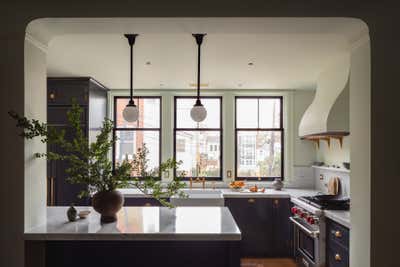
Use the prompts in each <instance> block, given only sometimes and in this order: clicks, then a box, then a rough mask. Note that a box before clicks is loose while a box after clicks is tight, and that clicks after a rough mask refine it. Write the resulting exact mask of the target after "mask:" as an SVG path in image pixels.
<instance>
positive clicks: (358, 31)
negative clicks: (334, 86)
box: [28, 18, 367, 89]
mask: <svg viewBox="0 0 400 267" xmlns="http://www.w3.org/2000/svg"><path fill="white" fill-rule="evenodd" d="M365 27H366V26H365V25H364V24H363V23H361V22H360V21H359V20H355V19H283V18H282V19H272V18H267V19H266V18H264V19H263V18H257V19H248V18H247V19H246V18H244V19H235V18H229V19H216V18H209V19H207V18H206V19H119V20H117V19H115V20H112V19H104V20H102V19H96V20H94V21H93V20H88V19H80V20H75V21H71V20H67V19H64V20H55V19H44V20H39V21H34V22H33V23H31V25H30V26H29V28H28V33H29V34H30V35H32V36H35V38H36V39H38V40H40V41H41V42H42V43H47V46H48V47H47V53H48V57H47V63H48V75H49V76H92V77H94V78H95V79H97V80H98V81H100V82H101V83H103V84H104V85H106V86H107V87H109V88H112V89H124V88H128V87H129V45H128V42H127V40H126V38H124V37H123V33H133V32H135V33H139V34H140V35H139V37H138V38H137V40H136V44H135V46H134V87H135V88H140V89H157V88H168V89H187V88H193V87H192V86H191V85H190V84H194V83H195V81H196V62H197V48H196V43H195V40H194V38H193V37H192V36H191V33H192V32H206V33H207V36H206V37H205V40H204V43H203V46H202V84H203V83H204V84H207V86H206V87H205V88H206V89H314V88H315V83H316V80H317V78H318V75H319V74H320V73H321V71H323V70H324V69H326V68H327V67H329V66H330V65H332V64H333V63H335V61H336V60H337V59H338V58H341V57H342V56H343V55H346V54H348V53H350V47H351V44H352V43H354V42H355V41H357V40H358V39H359V38H360V37H361V36H362V35H365V32H367V29H366V28H365Z"/></svg>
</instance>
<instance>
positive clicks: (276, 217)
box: [225, 198, 292, 257]
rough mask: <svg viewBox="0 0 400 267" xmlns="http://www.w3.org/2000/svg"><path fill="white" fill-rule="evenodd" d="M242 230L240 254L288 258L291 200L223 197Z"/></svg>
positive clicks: (289, 254) (289, 251)
mask: <svg viewBox="0 0 400 267" xmlns="http://www.w3.org/2000/svg"><path fill="white" fill-rule="evenodd" d="M225 205H226V206H227V207H228V208H229V210H230V211H231V213H232V215H233V217H234V219H235V221H236V223H237V224H238V226H239V228H240V230H241V232H242V240H241V242H240V250H241V256H242V257H290V256H291V249H290V248H291V243H292V242H291V236H292V235H291V233H290V224H289V216H290V200H289V199H288V198H287V199H286V198H278V199H273V198H226V199H225Z"/></svg>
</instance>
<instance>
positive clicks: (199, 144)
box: [174, 97, 222, 180]
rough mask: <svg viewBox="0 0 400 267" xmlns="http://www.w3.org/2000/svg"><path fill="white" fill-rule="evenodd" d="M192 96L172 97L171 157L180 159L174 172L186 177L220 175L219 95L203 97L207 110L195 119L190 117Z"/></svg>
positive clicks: (215, 176)
mask: <svg viewBox="0 0 400 267" xmlns="http://www.w3.org/2000/svg"><path fill="white" fill-rule="evenodd" d="M195 100H196V98H195V97H175V122H174V123H175V128H174V145H175V149H174V152H175V158H176V160H178V161H182V165H181V166H180V168H179V169H178V170H177V172H178V173H179V172H182V171H184V172H185V173H186V175H185V176H186V177H187V178H190V177H193V178H196V177H205V178H206V179H210V180H211V179H221V177H222V126H221V125H222V118H221V107H222V98H221V97H203V98H201V102H202V104H203V105H204V107H205V108H206V110H207V117H206V119H205V120H204V121H202V122H200V123H197V122H195V121H193V119H192V118H191V117H190V110H191V109H192V107H193V104H194V103H195Z"/></svg>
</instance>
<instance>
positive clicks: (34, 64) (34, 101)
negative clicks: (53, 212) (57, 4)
mask: <svg viewBox="0 0 400 267" xmlns="http://www.w3.org/2000/svg"><path fill="white" fill-rule="evenodd" d="M46 87H47V86H46V53H45V51H43V49H42V48H39V47H38V46H37V45H36V44H35V41H34V40H31V39H29V38H27V39H26V40H25V116H26V117H28V118H35V119H38V120H40V121H46V120H47V108H46V101H47V97H46V96H47V93H46ZM36 152H41V153H43V152H46V145H45V144H43V143H42V142H41V141H40V140H38V138H36V139H34V140H25V153H24V155H25V229H28V228H30V227H32V226H34V225H37V224H38V223H41V222H43V221H44V219H45V215H46V191H47V190H46V171H47V170H46V161H45V160H44V159H36V158H34V157H33V154H34V153H36Z"/></svg>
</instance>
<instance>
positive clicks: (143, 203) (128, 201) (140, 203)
mask: <svg viewBox="0 0 400 267" xmlns="http://www.w3.org/2000/svg"><path fill="white" fill-rule="evenodd" d="M124 206H127V207H130V206H131V207H133V206H136V207H147V206H148V207H159V206H162V205H161V203H160V202H159V201H158V200H156V199H154V198H148V197H142V198H125V201H124Z"/></svg>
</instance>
